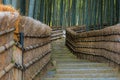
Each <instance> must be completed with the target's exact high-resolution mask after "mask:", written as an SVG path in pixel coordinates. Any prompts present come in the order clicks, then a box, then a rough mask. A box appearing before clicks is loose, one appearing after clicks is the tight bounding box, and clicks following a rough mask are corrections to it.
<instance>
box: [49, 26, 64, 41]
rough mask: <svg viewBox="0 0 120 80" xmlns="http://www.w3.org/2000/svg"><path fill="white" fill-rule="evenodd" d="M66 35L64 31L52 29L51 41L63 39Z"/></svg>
mask: <svg viewBox="0 0 120 80" xmlns="http://www.w3.org/2000/svg"><path fill="white" fill-rule="evenodd" d="M63 35H64V33H63V30H62V29H56V30H54V28H53V29H52V34H51V41H53V40H57V39H61V38H62V37H63Z"/></svg>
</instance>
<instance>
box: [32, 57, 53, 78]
mask: <svg viewBox="0 0 120 80" xmlns="http://www.w3.org/2000/svg"><path fill="white" fill-rule="evenodd" d="M50 60H51V59H49V60H48V62H46V63H44V65H42V67H41V68H40V70H38V71H37V72H36V73H35V74H34V75H33V76H32V77H31V78H32V79H34V78H35V76H37V75H38V74H39V73H40V72H41V71H42V70H43V69H44V68H45V67H46V66H47V65H48V63H49V62H50Z"/></svg>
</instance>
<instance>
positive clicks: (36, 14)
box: [0, 0, 120, 30]
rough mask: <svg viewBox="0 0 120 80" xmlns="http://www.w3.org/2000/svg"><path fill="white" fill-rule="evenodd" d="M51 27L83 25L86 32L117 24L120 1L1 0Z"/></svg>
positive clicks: (119, 13) (119, 17)
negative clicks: (85, 27)
mask: <svg viewBox="0 0 120 80" xmlns="http://www.w3.org/2000/svg"><path fill="white" fill-rule="evenodd" d="M0 2H1V3H3V4H10V5H12V6H13V7H15V8H16V9H18V10H19V11H20V13H21V14H22V15H27V16H30V17H33V18H35V19H38V20H40V21H41V22H43V23H46V24H48V25H50V26H64V27H62V28H64V29H65V28H66V27H68V26H79V25H86V26H87V30H93V29H101V28H104V26H106V25H108V26H109V25H114V24H117V23H120V0H0Z"/></svg>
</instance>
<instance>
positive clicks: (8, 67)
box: [0, 63, 14, 79]
mask: <svg viewBox="0 0 120 80" xmlns="http://www.w3.org/2000/svg"><path fill="white" fill-rule="evenodd" d="M13 67H14V63H10V64H9V65H8V66H7V67H5V68H4V69H3V70H1V71H0V79H1V78H2V77H3V76H4V75H5V74H6V73H7V72H9V71H10V70H11V69H12V68H13Z"/></svg>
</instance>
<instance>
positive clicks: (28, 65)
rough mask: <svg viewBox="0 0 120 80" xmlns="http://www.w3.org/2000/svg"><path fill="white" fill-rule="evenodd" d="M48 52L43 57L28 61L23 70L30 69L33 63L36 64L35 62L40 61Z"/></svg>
mask: <svg viewBox="0 0 120 80" xmlns="http://www.w3.org/2000/svg"><path fill="white" fill-rule="evenodd" d="M50 52H51V51H47V52H45V53H44V54H43V55H40V56H39V57H37V58H35V59H33V60H32V61H29V62H28V63H26V64H24V67H25V69H27V68H28V67H30V66H31V65H33V64H34V63H36V62H37V61H39V60H40V59H42V58H44V57H45V56H46V55H47V54H49V53H50Z"/></svg>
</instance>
